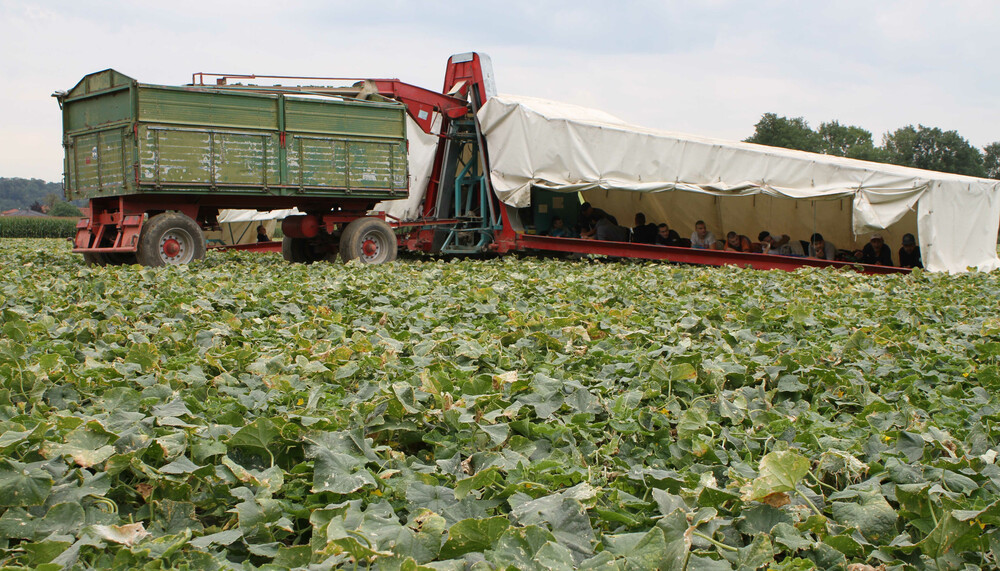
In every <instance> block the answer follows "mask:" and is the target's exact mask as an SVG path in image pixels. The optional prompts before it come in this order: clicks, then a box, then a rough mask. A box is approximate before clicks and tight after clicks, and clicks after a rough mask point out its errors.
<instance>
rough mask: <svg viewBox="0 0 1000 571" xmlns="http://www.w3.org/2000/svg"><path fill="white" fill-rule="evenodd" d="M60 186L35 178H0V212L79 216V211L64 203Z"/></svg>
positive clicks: (70, 204)
mask: <svg viewBox="0 0 1000 571" xmlns="http://www.w3.org/2000/svg"><path fill="white" fill-rule="evenodd" d="M64 198H65V195H64V194H63V187H62V184H60V183H58V182H45V181H44V180H41V179H37V178H30V179H29V178H0V212H2V211H4V210H12V209H15V208H16V209H18V210H35V211H38V212H42V211H46V210H47V211H48V214H49V215H50V216H79V215H80V210H79V209H78V208H77V207H76V206H74V205H73V204H72V203H69V202H66V201H65V199H64Z"/></svg>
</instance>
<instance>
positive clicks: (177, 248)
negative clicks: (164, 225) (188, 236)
mask: <svg viewBox="0 0 1000 571" xmlns="http://www.w3.org/2000/svg"><path fill="white" fill-rule="evenodd" d="M180 253H181V245H180V242H178V241H177V240H175V239H173V238H168V239H166V240H164V241H163V254H164V255H165V256H166V257H168V258H176V257H177V255H178V254H180Z"/></svg>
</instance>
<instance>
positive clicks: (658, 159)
mask: <svg viewBox="0 0 1000 571" xmlns="http://www.w3.org/2000/svg"><path fill="white" fill-rule="evenodd" d="M479 120H480V123H481V124H482V127H483V131H484V133H485V135H486V139H487V144H488V145H489V154H490V163H491V164H490V169H491V175H492V176H491V180H492V182H493V186H494V189H495V191H496V193H497V195H498V196H499V197H500V199H501V200H502V201H503V202H504V203H506V204H508V205H510V206H513V207H518V208H523V207H527V206H529V205H530V202H531V189H532V187H536V188H542V189H546V190H552V191H560V192H582V193H584V197H585V198H586V199H587V200H589V201H590V202H592V203H594V205H595V206H599V207H601V208H603V209H605V210H607V211H609V212H611V213H612V214H615V215H617V216H619V218H621V219H625V220H631V218H632V217H631V214H632V213H634V212H637V211H644V212H646V214H647V216H650V219H651V220H657V216H664V217H669V218H671V227H679V228H681V229H682V230H683V229H686V228H690V226H691V225H692V224H693V222H694V220H696V219H699V218H701V219H705V220H707V221H709V225H710V226H712V225H715V226H716V227H717V228H718V230H717V233H718V231H721V230H723V229H724V230H736V231H737V232H740V233H744V234H750V235H756V234H757V231H759V230H761V229H767V230H779V231H784V228H789V230H796V231H799V232H803V233H806V235H804V236H803V237H806V236H807V235H808V234H809V233H811V232H808V231H809V230H812V231H819V232H822V233H823V234H824V236H834V237H835V239H840V242H838V245H840V244H843V246H841V247H847V246H850V245H852V244H854V245H858V244H863V243H864V242H866V241H867V236H866V234H867V233H869V232H874V231H880V232H881V233H882V234H883V235H886V239H887V241H889V240H891V241H890V243H893V242H895V241H896V240H895V239H893V238H894V237H895V236H896V234H898V235H899V236H898V237H899V238H901V237H902V235H903V234H904V233H915V234H917V236H918V240H919V245H920V247H921V250H922V252H923V259H924V264H925V266H926V268H927V269H928V270H931V271H946V272H964V271H966V270H967V268H970V267H975V268H978V269H979V270H983V271H990V270H994V269H997V268H1000V259H998V258H997V252H996V238H997V230H998V225H1000V181H997V180H990V179H982V178H975V177H968V176H961V175H954V174H946V173H939V172H933V171H926V170H921V169H914V168H908V167H900V166H896V165H888V164H882V163H873V162H868V161H859V160H853V159H847V158H842V157H835V156H829V155H820V154H815V153H807V152H802V151H793V150H788V149H781V148H776V147H767V146H763V145H755V144H751V143H737V142H726V141H718V140H711V139H705V138H701V137H694V136H690V135H682V134H677V133H671V132H666V131H658V130H654V129H646V128H643V127H637V126H634V125H629V124H627V123H625V122H624V121H622V120H620V119H618V118H616V117H614V116H612V115H609V114H607V113H603V112H600V111H596V110H592V109H587V108H583V107H578V106H574V105H568V104H562V103H556V102H552V101H546V100H541V99H536V98H529V97H513V96H506V95H499V96H495V97H492V98H490V99H489V100H488V101H487V103H486V105H485V106H483V108H482V110H481V111H480V112H479ZM673 191H683V192H673ZM720 197H730V198H729V199H722V200H720ZM731 197H743V198H738V199H734V198H731ZM680 215H682V216H684V219H679V216H680ZM623 216H624V218H622V217H623ZM688 218H690V220H688ZM713 223H714V224H713ZM723 235H724V234H723Z"/></svg>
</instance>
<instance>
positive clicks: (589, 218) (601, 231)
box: [548, 202, 924, 268]
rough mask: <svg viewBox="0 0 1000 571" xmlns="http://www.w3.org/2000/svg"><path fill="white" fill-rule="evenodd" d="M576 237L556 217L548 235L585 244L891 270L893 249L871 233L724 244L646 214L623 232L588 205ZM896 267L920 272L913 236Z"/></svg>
mask: <svg viewBox="0 0 1000 571" xmlns="http://www.w3.org/2000/svg"><path fill="white" fill-rule="evenodd" d="M578 226H579V233H578V234H577V233H576V232H574V231H573V230H571V229H569V228H566V226H565V223H564V222H563V220H562V219H561V218H559V217H558V216H556V217H553V219H552V227H551V228H550V230H549V232H548V234H549V236H554V237H564V238H569V237H576V236H577V235H578V236H579V237H580V238H583V239H587V240H607V241H611V242H633V243H640V244H656V245H660V246H676V247H685V248H697V249H703V250H729V251H734V252H752V253H758V254H772V255H778V256H797V257H810V258H819V259H823V260H839V261H845V262H860V263H862V264H876V265H880V266H893V265H896V264H894V263H893V259H892V251H891V250H890V248H889V246H887V245H886V244H885V240H884V239H883V238H882V235H881V234H873V235H872V236H871V239H870V240H869V242H868V243H867V244H865V245H864V247H863V248H862V249H860V250H854V251H851V250H838V249H837V247H836V246H834V245H833V244H832V243H831V242H829V241H827V240H825V239H823V235H822V234H820V233H818V232H817V233H815V234H813V235H812V236H811V237H810V239H809V240H808V241H806V240H801V241H800V240H792V239H791V238H790V237H789V236H788V235H787V234H781V235H780V236H779V235H778V234H774V233H771V232H768V231H766V230H765V231H762V232H760V233H759V234H758V235H757V241H756V242H753V241H751V240H750V238H749V237H748V236H745V235H743V234H738V233H736V232H729V233H727V234H726V239H725V240H718V239H717V238H716V237H715V235H714V234H713V233H712V232H711V231H709V230H708V226H706V224H705V221H704V220H698V221H697V222H695V223H694V232H692V233H691V238H690V239H687V238H681V236H680V235H679V234H678V233H677V232H676V231H675V230H672V229H671V228H670V227H669V226H667V224H665V223H660V224H655V223H647V222H646V215H645V214H643V213H642V212H639V213H637V214H636V215H635V226H633V227H632V228H626V227H623V226H619V225H618V220H617V219H615V217H614V216H612V215H610V214H608V213H607V212H605V211H604V210H601V209H600V208H594V207H593V206H592V205H591V204H590V203H589V202H585V203H583V204H582V205H581V206H580V216H579V219H578ZM899 267H903V268H922V267H924V265H923V260H922V259H921V257H920V246H917V241H916V239H915V238H914V236H913V234H904V235H903V243H902V247H901V248H900V249H899Z"/></svg>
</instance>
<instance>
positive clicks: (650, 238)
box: [632, 212, 656, 244]
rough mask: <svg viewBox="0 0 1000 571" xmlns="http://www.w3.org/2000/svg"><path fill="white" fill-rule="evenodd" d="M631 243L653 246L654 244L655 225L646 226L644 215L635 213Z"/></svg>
mask: <svg viewBox="0 0 1000 571" xmlns="http://www.w3.org/2000/svg"><path fill="white" fill-rule="evenodd" d="M632 241H633V242H635V243H636V244H653V243H655V242H656V224H653V223H649V224H646V215H645V214H643V213H642V212H636V214H635V227H634V228H632Z"/></svg>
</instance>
